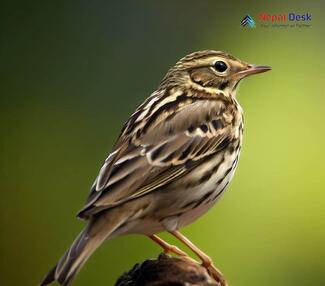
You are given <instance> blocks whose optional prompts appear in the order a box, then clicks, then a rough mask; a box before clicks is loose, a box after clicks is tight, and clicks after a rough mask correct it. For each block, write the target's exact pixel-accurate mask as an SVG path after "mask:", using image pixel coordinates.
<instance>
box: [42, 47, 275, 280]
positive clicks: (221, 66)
mask: <svg viewBox="0 0 325 286" xmlns="http://www.w3.org/2000/svg"><path fill="white" fill-rule="evenodd" d="M269 70H271V67H269V66H257V65H252V64H248V63H246V62H244V61H241V60H239V59H238V58H236V57H234V56H232V55H230V54H228V53H226V52H222V51H215V50H204V51H197V52H194V53H191V54H188V55H186V56H185V57H183V58H181V59H180V60H179V61H178V62H177V63H176V64H175V65H174V66H173V67H172V68H170V70H169V71H168V72H167V74H166V75H165V77H164V78H163V79H162V81H161V83H160V85H159V86H158V88H157V89H156V90H155V91H154V92H153V93H152V94H151V95H150V96H149V97H147V98H146V99H145V100H144V102H143V103H142V104H141V105H140V106H139V107H138V108H137V109H136V110H135V112H134V113H133V114H132V115H131V116H130V117H129V119H128V120H127V121H126V123H125V124H124V126H123V128H122V130H121V133H120V135H119V137H118V139H117V141H116V143H115V144H114V146H113V148H112V151H111V153H110V154H109V155H108V157H107V158H106V160H105V161H104V163H103V166H102V167H101V169H100V171H99V174H98V176H97V178H96V180H95V182H94V184H93V185H92V187H91V190H90V193H89V195H88V198H87V201H86V204H85V206H84V207H83V208H82V209H81V211H80V212H79V213H78V215H77V216H78V217H79V218H80V219H83V220H86V221H87V225H86V227H85V228H84V229H83V230H82V232H81V233H80V234H79V235H78V236H77V238H76V239H75V241H74V242H73V243H72V245H71V246H70V248H69V249H68V250H67V251H66V252H65V254H64V255H63V256H62V257H61V258H60V260H59V261H58V263H57V264H56V265H55V266H54V267H53V268H52V269H51V271H50V272H49V273H48V274H47V275H46V277H45V278H44V279H43V281H42V282H41V283H40V285H41V286H45V285H48V284H51V283H52V282H53V281H57V282H58V283H59V284H60V285H71V283H72V281H73V279H74V278H75V276H76V275H77V273H78V272H79V271H80V269H81V267H82V266H83V265H84V264H85V262H86V261H87V259H88V258H89V257H90V256H91V254H92V253H93V252H94V251H95V250H96V249H97V248H98V247H99V246H100V245H101V244H102V243H103V242H105V241H107V240H110V239H112V238H115V237H119V236H122V235H126V234H141V235H145V236H147V237H149V238H150V239H151V240H152V241H154V242H155V243H157V244H158V245H159V246H161V247H162V248H163V250H164V251H165V252H166V253H171V254H176V255H179V256H182V257H184V258H185V257H187V258H188V259H190V258H189V256H188V255H187V253H186V252H184V251H183V250H181V249H180V248H178V247H176V246H175V245H171V244H169V243H168V242H166V241H165V240H163V239H161V238H160V237H159V236H158V234H159V233H161V232H168V233H170V234H171V235H172V236H174V237H176V239H178V240H179V241H180V242H181V243H183V244H184V245H185V246H187V247H188V248H189V250H191V251H192V252H193V253H194V254H196V255H197V257H198V258H199V259H200V261H201V263H202V265H203V266H204V267H206V268H207V270H208V271H209V273H210V274H211V275H212V277H214V278H215V280H216V281H217V282H218V283H219V284H220V285H222V286H226V285H228V284H227V281H226V279H225V278H224V276H223V274H222V273H221V272H220V270H219V269H218V268H217V267H216V266H215V265H214V264H213V261H212V259H211V258H210V257H209V256H208V255H207V254H205V253H204V252H203V251H202V250H201V249H200V248H198V247H197V246H196V245H195V244H193V243H192V242H191V241H190V240H189V239H188V238H187V237H185V236H184V235H183V234H182V233H181V232H180V229H181V228H182V227H184V226H186V225H188V224H191V223H193V222H194V221H195V220H197V219H198V218H199V217H201V216H202V215H203V214H205V213H206V212H207V211H208V210H209V209H210V208H211V207H212V206H214V205H215V203H216V202H217V201H219V199H220V197H221V196H222V195H223V194H224V192H225V190H226V189H227V187H228V185H229V183H230V181H231V180H232V178H233V175H234V172H235V169H236V167H237V164H238V159H239V155H240V150H241V146H242V138H243V131H244V121H243V110H242V108H241V106H240V105H239V103H238V100H237V96H236V93H237V90H238V86H239V83H240V82H241V80H242V79H244V78H246V77H247V76H250V75H254V74H258V73H262V72H266V71H269Z"/></svg>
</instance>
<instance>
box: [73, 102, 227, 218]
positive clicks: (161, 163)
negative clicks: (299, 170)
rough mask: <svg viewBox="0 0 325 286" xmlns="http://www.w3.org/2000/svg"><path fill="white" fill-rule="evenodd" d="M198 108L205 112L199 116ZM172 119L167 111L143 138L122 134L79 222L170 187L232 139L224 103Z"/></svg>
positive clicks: (185, 109)
mask: <svg viewBox="0 0 325 286" xmlns="http://www.w3.org/2000/svg"><path fill="white" fill-rule="evenodd" d="M198 106H200V108H201V109H202V110H200V112H199V113H197V112H196V113H193V111H197V108H198ZM221 111H222V112H221ZM195 114H196V115H195ZM225 115H227V116H225ZM167 118H168V113H166V112H163V113H162V114H161V116H156V120H155V122H153V123H152V124H151V125H150V126H149V127H148V125H145V124H144V125H143V126H142V127H139V129H138V130H140V131H139V132H136V131H137V130H134V132H136V134H141V135H140V136H134V137H128V136H124V137H123V134H127V132H126V131H124V132H123V133H122V136H121V138H120V140H119V141H118V143H117V144H116V146H117V148H116V150H114V152H112V153H111V155H110V156H109V157H108V158H107V160H106V161H105V163H104V165H103V167H102V169H101V171H100V173H99V175H98V177H97V179H96V181H95V183H94V186H93V188H92V191H91V194H90V196H89V199H88V202H87V204H86V206H85V207H84V208H83V209H82V210H81V211H80V213H79V214H78V216H79V217H81V218H87V217H89V216H91V215H93V214H95V213H97V212H99V211H101V210H104V209H108V208H111V207H114V206H116V205H119V204H122V203H124V202H126V201H129V200H131V199H134V198H137V197H140V196H143V195H145V194H147V193H149V192H152V191H154V190H157V189H158V188H161V187H163V186H165V185H166V184H168V183H170V182H171V181H173V180H176V179H178V178H180V177H182V176H183V175H185V174H186V173H187V172H189V171H190V170H191V169H192V168H194V167H196V166H197V165H198V164H200V162H201V161H202V160H204V158H206V157H207V156H209V155H211V154H214V153H215V152H217V151H218V150H220V149H222V148H224V147H225V146H227V145H228V143H229V141H230V140H232V125H231V122H232V115H231V114H227V113H226V112H225V110H224V107H223V105H222V103H220V102H218V101H215V102H210V101H209V102H208V104H206V105H202V103H201V104H200V105H198V104H197V103H196V102H192V103H189V104H188V105H186V106H183V107H182V108H180V109H178V110H177V112H175V113H174V114H173V116H172V117H171V118H169V120H167ZM140 128H141V129H140ZM144 129H145V132H143V130H144ZM141 131H142V133H141Z"/></svg>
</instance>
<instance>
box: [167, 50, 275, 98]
mask: <svg viewBox="0 0 325 286" xmlns="http://www.w3.org/2000/svg"><path fill="white" fill-rule="evenodd" d="M270 69H271V67H269V66H255V65H251V64H248V63H245V62H243V61H241V60H239V59H237V58H235V57H233V56H231V55H229V54H227V53H224V52H219V51H211V50H208V51H200V52H195V53H192V54H189V55H187V56H186V57H184V58H182V59H181V60H179V61H178V62H177V63H176V65H175V66H174V67H173V68H172V69H171V70H170V71H169V72H168V74H167V76H166V78H165V81H169V82H171V83H172V82H175V83H177V84H182V83H184V84H188V83H189V84H191V85H194V86H197V87H202V88H205V89H208V88H212V89H217V90H221V91H224V92H225V93H227V91H229V92H230V93H232V92H233V91H235V89H236V87H237V86H238V83H239V82H240V80H241V79H243V78H245V77H247V76H249V75H253V74H257V73H262V72H266V71H269V70H270Z"/></svg>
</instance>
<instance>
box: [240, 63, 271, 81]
mask: <svg viewBox="0 0 325 286" xmlns="http://www.w3.org/2000/svg"><path fill="white" fill-rule="evenodd" d="M271 69H272V68H271V67H270V66H255V65H248V67H247V69H245V70H243V71H240V72H237V73H235V74H234V78H235V79H237V80H239V79H242V78H244V77H247V76H249V75H252V74H258V73H262V72H266V71H269V70H271Z"/></svg>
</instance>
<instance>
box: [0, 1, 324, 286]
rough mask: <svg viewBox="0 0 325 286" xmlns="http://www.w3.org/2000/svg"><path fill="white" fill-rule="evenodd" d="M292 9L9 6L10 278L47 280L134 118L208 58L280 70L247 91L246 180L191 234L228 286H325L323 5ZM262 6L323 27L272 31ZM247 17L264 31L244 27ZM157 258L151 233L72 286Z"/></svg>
mask: <svg viewBox="0 0 325 286" xmlns="http://www.w3.org/2000/svg"><path fill="white" fill-rule="evenodd" d="M241 2H243V1H241ZM241 2H239V1H238V3H241ZM283 2H284V1H278V2H276V1H269V3H268V4H267V3H262V1H257V0H256V1H246V2H245V4H244V3H241V4H235V3H234V2H233V1H228V2H226V1H223V2H221V1H171V0H169V1H116V2H111V1H61V2H60V1H42V2H35V1H24V2H21V3H18V2H15V3H13V1H11V3H9V1H8V3H7V4H5V3H4V2H2V5H1V6H2V7H1V9H0V11H1V17H0V21H1V31H0V32H1V46H0V53H1V60H0V71H1V85H0V89H1V97H0V102H1V105H0V106H1V110H0V125H1V142H0V144H1V149H0V152H1V154H0V156H1V157H0V158H1V169H0V172H1V181H0V187H1V200H0V210H1V224H0V228H1V229H0V250H1V253H0V259H1V261H0V274H1V285H7V286H9V285H36V284H37V283H38V282H39V281H40V279H41V278H42V277H43V276H44V275H45V273H46V272H47V271H48V270H49V268H50V267H51V266H52V265H53V264H54V263H55V262H56V260H57V259H58V258H59V257H60V255H62V254H63V252H64V251H65V249H66V248H67V247H68V246H69V245H70V243H71V242H72V240H73V239H74V237H75V235H76V234H77V233H78V232H79V231H80V229H81V228H82V226H83V225H84V223H83V222H81V221H78V220H77V219H75V214H76V212H77V211H78V210H79V209H80V208H81V207H82V206H83V203H84V201H85V198H86V196H87V194H88V190H89V188H90V186H91V185H92V183H93V180H94V179H95V177H96V175H97V172H98V170H99V168H100V167H101V164H102V162H103V160H104V159H105V157H106V155H107V154H108V153H109V151H110V148H111V146H112V144H113V142H114V141H115V139H116V137H117V135H118V133H119V131H120V128H121V126H122V124H123V122H124V121H125V120H126V119H127V118H128V116H129V115H130V114H131V113H132V112H133V111H134V109H135V108H136V107H137V105H139V104H140V103H141V102H142V101H143V100H144V99H145V98H146V97H147V96H149V94H150V93H151V92H152V91H154V90H155V88H156V87H157V85H158V84H159V81H160V80H161V79H162V77H163V76H164V74H165V73H166V72H167V70H168V68H169V67H170V66H172V65H173V64H174V63H175V62H176V61H177V60H178V59H179V58H181V57H183V56H184V55H186V54H187V53H190V52H192V51H196V50H202V49H215V50H224V51H227V52H229V53H231V54H233V55H235V56H237V57H239V58H240V59H242V60H244V61H247V62H250V63H255V64H265V65H271V66H272V67H273V70H272V72H269V73H266V74H263V75H258V76H254V77H252V78H249V79H247V80H245V81H244V82H243V83H242V85H241V87H240V90H239V92H238V99H239V101H240V103H241V105H242V106H243V108H244V111H245V135H244V144H243V148H242V156H241V160H240V163H239V167H238V170H237V173H236V175H235V177H234V180H233V182H232V184H231V186H230V188H229V190H228V192H227V194H226V195H225V196H224V197H223V199H222V200H221V201H220V202H219V204H218V205H217V206H216V207H215V208H214V209H213V210H211V211H210V212H209V213H208V214H207V215H205V216H204V217H202V218H201V219H200V220H199V221H197V222H196V223H195V224H193V225H190V226H188V227H186V228H185V229H184V230H183V232H184V233H185V234H186V235H188V237H189V238H191V239H192V240H193V241H194V242H195V243H196V244H197V245H198V246H200V247H201V248H202V249H203V250H205V251H206V252H207V253H208V254H210V255H211V256H212V257H213V259H214V260H215V262H216V264H217V265H218V266H219V268H220V269H221V270H222V271H223V272H224V274H225V275H226V277H227V279H228V280H229V284H230V286H232V285H236V286H239V285H263V286H268V285H270V286H271V285H272V286H273V285H277V286H280V285H283V286H284V285H295V286H298V285H313V286H316V285H319V286H320V285H324V283H325V192H324V189H325V179H324V175H325V172H324V171H325V168H324V159H325V158H324V155H325V154H324V153H325V152H324V144H325V136H324V116H325V108H324V106H325V92H324V69H325V61H324V50H325V49H324V41H325V38H324V29H325V27H324V23H325V21H324V17H325V13H324V12H325V9H324V6H325V5H324V4H321V1H304V2H303V1H286V3H283ZM259 12H267V13H269V14H272V13H288V12H296V13H307V12H308V13H310V14H312V22H311V23H312V26H311V27H309V28H291V29H284V28H262V27H260V26H259V22H258V19H257V15H258V13H259ZM246 14H250V15H251V16H252V17H253V18H254V19H255V20H256V22H257V27H256V28H255V29H249V28H242V27H241V26H240V21H241V19H242V18H243V17H244V16H245V15H246ZM163 237H164V238H167V239H169V240H170V241H172V242H174V240H173V239H171V238H169V237H168V236H167V235H163ZM159 252H160V249H159V248H158V247H157V246H156V245H154V244H153V243H151V242H150V241H149V240H148V239H147V238H146V237H142V236H126V237H121V238H118V239H114V240H112V241H109V242H107V243H105V245H104V246H103V247H101V248H100V249H99V250H98V251H97V252H96V253H95V254H94V255H93V256H92V257H91V259H90V260H89V262H88V263H87V264H86V266H85V267H84V269H83V270H82V271H81V273H80V275H79V276H78V277H77V279H76V282H75V285H81V286H85V285H112V284H113V282H114V281H115V280H116V278H117V277H118V276H119V275H120V274H121V273H122V272H123V271H125V270H127V269H128V268H130V267H131V266H133V265H134V264H135V263H136V262H139V261H143V260H144V259H146V258H148V257H156V256H157V255H158V253H159Z"/></svg>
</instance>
